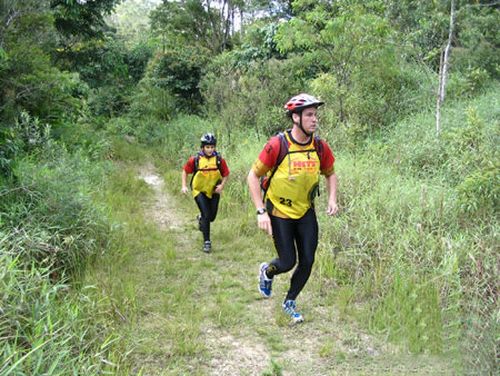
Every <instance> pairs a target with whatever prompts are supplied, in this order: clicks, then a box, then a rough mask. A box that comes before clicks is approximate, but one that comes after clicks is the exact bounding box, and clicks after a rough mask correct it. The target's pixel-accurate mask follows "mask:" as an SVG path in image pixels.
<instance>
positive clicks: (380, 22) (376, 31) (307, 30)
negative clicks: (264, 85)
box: [275, 1, 401, 127]
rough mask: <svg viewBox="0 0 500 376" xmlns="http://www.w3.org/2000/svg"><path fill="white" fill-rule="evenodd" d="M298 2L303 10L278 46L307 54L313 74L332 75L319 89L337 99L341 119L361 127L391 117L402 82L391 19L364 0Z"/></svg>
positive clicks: (281, 35) (279, 34) (284, 31)
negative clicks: (359, 0) (356, 0)
mask: <svg viewBox="0 0 500 376" xmlns="http://www.w3.org/2000/svg"><path fill="white" fill-rule="evenodd" d="M293 5H294V9H296V11H297V12H298V13H300V14H299V15H298V16H297V17H294V18H292V19H291V20H290V21H288V22H285V23H282V24H281V25H280V28H279V29H278V32H277V34H276V38H275V39H276V42H277V46H278V49H279V50H280V51H281V52H283V53H296V54H300V55H301V56H303V62H304V67H309V68H308V69H309V72H310V73H311V74H312V76H310V77H309V78H310V79H313V78H315V77H316V76H317V75H319V74H329V75H331V76H332V79H331V80H327V81H328V82H329V83H330V84H329V85H326V86H322V85H320V86H319V87H317V89H318V90H319V91H320V92H322V94H323V96H324V97H325V99H328V100H329V103H335V106H334V107H335V109H334V111H335V113H336V115H337V121H338V122H340V123H343V124H347V123H354V124H358V125H359V126H361V127H367V126H369V127H376V126H380V125H382V124H386V123H387V122H389V121H390V120H391V119H390V118H388V117H387V116H388V115H389V114H390V113H392V112H389V111H387V110H388V108H387V106H390V105H392V104H393V103H394V102H393V99H396V97H397V95H398V92H399V90H400V88H401V83H400V82H399V79H398V63H397V60H396V51H395V49H394V48H393V46H392V38H393V30H392V29H391V27H390V25H389V24H388V23H387V22H386V21H385V20H384V19H383V18H381V17H379V16H377V15H376V14H373V13H369V12H368V11H367V10H366V9H365V8H363V7H361V6H357V7H350V8H349V7H346V8H342V7H341V6H339V4H337V5H336V6H335V7H333V6H332V4H330V2H326V1H325V2H320V3H319V4H316V3H314V2H311V1H296V2H294V3H293ZM304 9H306V10H304ZM299 10H300V12H299ZM332 85H333V86H332Z"/></svg>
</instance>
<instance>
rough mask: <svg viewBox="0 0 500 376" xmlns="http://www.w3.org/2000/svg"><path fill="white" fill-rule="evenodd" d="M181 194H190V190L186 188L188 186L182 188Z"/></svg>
mask: <svg viewBox="0 0 500 376" xmlns="http://www.w3.org/2000/svg"><path fill="white" fill-rule="evenodd" d="M181 192H182V193H184V194H187V193H189V189H188V187H186V186H184V187H182V188H181Z"/></svg>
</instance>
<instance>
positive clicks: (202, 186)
mask: <svg viewBox="0 0 500 376" xmlns="http://www.w3.org/2000/svg"><path fill="white" fill-rule="evenodd" d="M196 158H198V168H197V170H196V171H195V172H194V175H193V179H192V180H191V190H192V192H193V197H196V196H198V195H199V194H200V193H202V192H203V193H205V194H206V195H207V197H208V198H212V194H213V192H214V189H215V186H216V185H217V183H218V182H219V181H220V180H221V178H222V175H221V173H220V171H219V167H218V166H217V156H216V155H212V156H211V157H206V156H205V155H199V156H197V157H196Z"/></svg>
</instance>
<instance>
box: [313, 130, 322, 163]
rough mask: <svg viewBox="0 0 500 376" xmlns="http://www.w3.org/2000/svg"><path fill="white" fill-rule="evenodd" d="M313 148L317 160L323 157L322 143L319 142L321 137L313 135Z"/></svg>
mask: <svg viewBox="0 0 500 376" xmlns="http://www.w3.org/2000/svg"><path fill="white" fill-rule="evenodd" d="M314 149H315V150H316V153H318V157H319V160H320V161H321V159H322V158H323V143H322V142H321V139H320V138H319V136H314Z"/></svg>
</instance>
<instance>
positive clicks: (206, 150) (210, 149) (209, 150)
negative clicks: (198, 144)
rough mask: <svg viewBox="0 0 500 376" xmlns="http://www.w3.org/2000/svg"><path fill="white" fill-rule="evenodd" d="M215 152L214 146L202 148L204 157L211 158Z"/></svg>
mask: <svg viewBox="0 0 500 376" xmlns="http://www.w3.org/2000/svg"><path fill="white" fill-rule="evenodd" d="M214 151H215V146H214V145H205V146H203V153H204V154H205V155H206V156H208V157H209V156H211V155H212V154H213V153H214Z"/></svg>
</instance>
